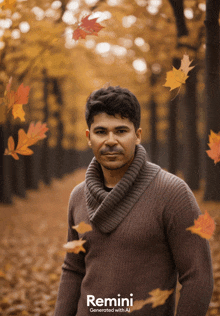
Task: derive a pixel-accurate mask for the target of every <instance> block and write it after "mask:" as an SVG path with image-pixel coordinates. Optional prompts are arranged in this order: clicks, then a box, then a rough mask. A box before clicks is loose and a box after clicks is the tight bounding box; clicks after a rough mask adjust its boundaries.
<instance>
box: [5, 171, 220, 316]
mask: <svg viewBox="0 0 220 316" xmlns="http://www.w3.org/2000/svg"><path fill="white" fill-rule="evenodd" d="M84 178H85V169H80V170H77V171H76V172H75V173H73V174H71V175H68V176H65V177H64V178H63V179H62V180H53V182H52V184H51V186H49V187H48V186H46V185H44V184H41V185H40V187H39V190H38V191H33V190H30V191H28V192H27V197H26V198H25V199H21V198H18V197H15V198H14V204H13V205H9V206H8V205H3V204H1V205H0V216H1V222H0V237H1V240H0V243H1V248H0V262H1V263H0V288H1V290H0V295H1V297H0V316H5V315H21V316H25V315H34V316H52V315H53V312H54V305H55V301H56V296H57V290H58V285H59V279H60V274H61V265H62V263H63V258H64V255H65V251H64V250H63V249H62V245H63V244H64V243H66V227H67V205H68V200H69V195H70V192H71V191H72V189H73V187H74V186H75V185H77V184H78V183H80V182H81V181H83V180H84ZM202 195H203V192H202V190H200V191H198V192H197V193H196V198H197V201H198V203H199V205H200V207H201V210H202V212H204V211H205V210H206V209H207V210H208V211H209V212H210V215H211V216H213V217H214V218H215V220H216V222H217V224H218V225H217V229H216V233H215V237H214V238H213V239H212V240H211V241H210V244H211V249H212V257H213V266H214V271H215V290H214V293H213V299H212V302H211V304H210V308H209V312H208V314H207V316H211V315H218V316H220V243H219V241H220V228H219V226H220V225H219V223H220V221H219V215H218V214H220V211H219V209H220V203H213V202H206V203H204V202H202Z"/></svg>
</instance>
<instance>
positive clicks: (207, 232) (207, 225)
mask: <svg viewBox="0 0 220 316" xmlns="http://www.w3.org/2000/svg"><path fill="white" fill-rule="evenodd" d="M186 230H190V231H191V233H193V234H197V235H199V236H200V237H202V238H205V239H210V238H211V237H212V235H213V233H214V231H215V222H214V220H213V218H212V217H211V216H210V215H209V213H208V212H207V211H205V214H203V215H200V216H199V217H198V219H196V220H194V225H193V226H190V227H188V228H187V229H186Z"/></svg>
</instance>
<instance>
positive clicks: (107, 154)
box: [103, 153, 120, 156]
mask: <svg viewBox="0 0 220 316" xmlns="http://www.w3.org/2000/svg"><path fill="white" fill-rule="evenodd" d="M103 155H106V156H114V155H120V153H105V154H103Z"/></svg>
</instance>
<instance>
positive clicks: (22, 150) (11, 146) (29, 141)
mask: <svg viewBox="0 0 220 316" xmlns="http://www.w3.org/2000/svg"><path fill="white" fill-rule="evenodd" d="M47 130H48V128H47V127H46V123H44V124H42V123H41V122H40V121H39V122H37V123H36V125H34V122H31V123H30V126H29V129H28V132H27V134H26V133H25V131H24V130H23V129H22V128H21V129H19V131H18V144H17V147H16V148H15V142H14V139H13V137H12V136H10V137H9V139H8V148H6V149H5V153H4V155H11V156H12V157H13V158H14V159H16V160H18V159H19V157H18V155H17V154H20V155H32V154H33V151H32V150H31V149H30V148H28V147H29V146H31V145H34V144H35V143H36V142H38V141H39V140H41V139H44V138H45V137H47V136H46V135H45V132H46V131H47Z"/></svg>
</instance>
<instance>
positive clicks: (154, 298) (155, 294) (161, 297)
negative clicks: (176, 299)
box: [129, 288, 174, 313]
mask: <svg viewBox="0 0 220 316" xmlns="http://www.w3.org/2000/svg"><path fill="white" fill-rule="evenodd" d="M173 291H174V290H173V289H172V290H170V291H168V290H165V291H162V290H160V289H159V288H157V289H155V290H153V291H151V292H149V294H150V295H151V297H149V298H147V299H146V300H136V301H134V304H133V306H129V307H130V311H129V313H131V312H133V311H135V310H139V309H141V308H142V307H143V306H144V305H146V304H150V303H152V308H155V307H157V306H159V305H163V304H164V303H165V302H166V300H167V298H168V297H169V296H170V294H172V293H173Z"/></svg>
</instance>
